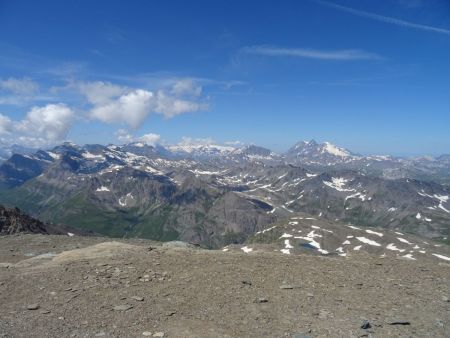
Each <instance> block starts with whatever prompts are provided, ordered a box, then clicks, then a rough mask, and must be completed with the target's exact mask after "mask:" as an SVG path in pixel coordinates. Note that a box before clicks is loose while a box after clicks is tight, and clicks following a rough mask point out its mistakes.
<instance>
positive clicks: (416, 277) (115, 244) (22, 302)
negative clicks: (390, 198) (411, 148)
mask: <svg viewBox="0 0 450 338" xmlns="http://www.w3.org/2000/svg"><path fill="white" fill-rule="evenodd" d="M298 217H301V216H298ZM297 221H298V224H290V225H289V226H288V227H287V228H286V229H285V228H281V229H280V231H278V230H276V229H273V230H268V229H266V230H267V231H266V232H264V234H257V235H255V239H256V238H257V237H258V236H261V235H264V236H266V235H268V234H270V233H271V232H273V231H278V233H277V235H276V236H275V237H274V238H278V235H279V234H281V236H280V237H281V239H280V241H279V242H278V240H277V241H275V242H274V243H273V244H270V245H269V244H259V242H260V241H259V240H258V241H257V242H258V243H257V242H255V241H253V240H252V241H250V242H249V243H247V244H246V247H245V246H243V247H241V248H237V247H236V248H231V247H229V250H228V251H226V250H224V251H222V250H204V249H200V248H196V247H192V246H188V245H179V244H178V245H173V246H161V245H160V244H159V243H156V242H151V241H148V240H138V239H134V240H120V241H111V239H107V238H97V237H69V236H53V235H20V236H13V237H0V262H1V263H0V302H1V304H2V306H1V308H0V336H2V337H29V336H33V337H142V336H150V337H177V338H178V337H290V338H291V337H367V336H373V337H427V336H432V337H448V336H449V333H450V331H449V327H450V321H449V319H450V303H449V297H450V287H449V286H450V283H449V276H450V274H449V271H450V270H449V269H450V262H449V261H448V260H447V261H446V260H445V259H440V258H438V257H434V256H432V255H433V254H437V253H438V252H439V253H440V255H441V254H442V256H443V253H446V255H447V259H448V257H449V256H450V253H449V251H448V248H445V247H435V246H434V245H433V244H435V243H429V244H428V245H425V244H424V243H423V242H420V241H418V239H416V238H414V239H413V238H411V237H409V236H407V235H403V234H402V235H401V234H394V233H393V234H387V233H385V234H383V236H379V235H378V234H374V233H371V232H365V231H364V230H357V229H351V228H346V229H342V233H341V234H334V233H333V234H332V235H336V239H333V238H330V239H326V240H325V241H324V242H322V239H323V238H325V236H324V237H320V235H321V234H323V233H324V232H327V231H326V230H328V231H335V230H337V228H331V227H329V225H327V227H325V224H321V229H317V228H313V233H311V231H309V230H310V229H309V228H308V229H306V228H304V227H303V223H302V222H301V221H302V220H301V219H300V218H298V219H297ZM297 221H292V222H297ZM307 221H308V220H307ZM296 225H298V227H296ZM292 230H295V232H293V231H292ZM352 230H354V231H355V232H351V231H352ZM349 233H354V234H355V235H348V236H355V237H352V238H349V239H348V240H349V242H350V243H351V244H348V245H346V244H342V243H340V241H341V240H342V236H344V235H345V234H349ZM330 234H331V233H330ZM291 235H292V237H291ZM294 236H295V237H300V236H301V237H304V238H307V239H302V238H295V239H294ZM383 237H388V238H387V239H386V241H384V239H383ZM344 238H347V236H344ZM400 238H401V239H403V240H402V241H399V239H400ZM267 240H268V239H266V241H267ZM286 240H289V245H291V246H293V247H294V248H291V247H290V246H288V248H287V249H285V246H286V242H285V241H286ZM296 241H303V243H309V245H310V246H311V248H312V249H314V248H316V249H317V246H316V244H315V242H317V243H321V245H320V247H321V248H324V249H322V250H327V251H328V250H330V251H331V248H334V247H335V246H337V245H340V246H341V247H343V250H342V251H340V250H335V251H336V254H333V255H331V254H321V253H314V254H310V253H309V252H313V250H311V248H309V247H304V246H299V245H297V242H296ZM372 241H373V242H372ZM406 241H408V242H410V244H408V243H405V242H406ZM375 242H377V243H380V244H381V243H383V244H382V246H383V247H378V246H376V245H374V243H375ZM388 242H392V245H391V247H392V248H393V247H394V246H395V247H397V249H398V250H405V251H402V252H400V251H392V250H390V249H387V248H386V247H385V246H384V243H388ZM280 244H281V245H282V247H280ZM416 244H417V245H419V246H420V247H421V249H424V250H425V251H426V253H424V254H422V253H419V252H418V251H414V252H413V253H412V254H411V256H412V257H405V256H407V255H408V254H409V252H410V251H409V250H410V249H411V250H416V249H414V246H415V245H416ZM357 246H362V247H364V246H370V247H371V248H372V247H373V248H374V251H370V250H369V251H365V250H363V249H360V250H356V249H355V248H356V247H357ZM282 250H290V251H291V254H290V255H289V254H285V253H283V252H282ZM303 250H304V251H303ZM308 250H309V251H308ZM417 250H419V249H417ZM342 253H347V255H343V254H342ZM413 258H414V259H413Z"/></svg>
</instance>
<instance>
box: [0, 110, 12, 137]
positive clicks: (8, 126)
mask: <svg viewBox="0 0 450 338" xmlns="http://www.w3.org/2000/svg"><path fill="white" fill-rule="evenodd" d="M12 129H13V122H12V121H11V119H10V118H9V117H8V116H5V115H2V114H0V135H5V134H6V135H9V134H10V133H11V131H12Z"/></svg>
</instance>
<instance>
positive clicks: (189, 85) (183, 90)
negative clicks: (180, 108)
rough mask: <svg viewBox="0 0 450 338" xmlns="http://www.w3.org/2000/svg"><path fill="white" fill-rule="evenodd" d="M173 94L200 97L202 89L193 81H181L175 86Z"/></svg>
mask: <svg viewBox="0 0 450 338" xmlns="http://www.w3.org/2000/svg"><path fill="white" fill-rule="evenodd" d="M172 93H173V94H174V95H192V96H200V95H201V94H202V87H201V86H198V85H197V84H196V83H195V81H194V80H192V79H180V80H177V81H176V82H175V83H174V84H173V86H172Z"/></svg>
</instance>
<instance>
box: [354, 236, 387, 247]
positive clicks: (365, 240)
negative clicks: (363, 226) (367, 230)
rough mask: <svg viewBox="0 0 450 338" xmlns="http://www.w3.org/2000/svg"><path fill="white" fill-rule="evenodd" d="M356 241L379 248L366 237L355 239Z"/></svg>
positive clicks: (378, 244) (377, 244)
mask: <svg viewBox="0 0 450 338" xmlns="http://www.w3.org/2000/svg"><path fill="white" fill-rule="evenodd" d="M356 239H357V240H358V241H360V242H363V243H365V244H369V245H373V246H381V244H380V243H377V242H375V241H372V240H371V239H368V238H366V237H356Z"/></svg>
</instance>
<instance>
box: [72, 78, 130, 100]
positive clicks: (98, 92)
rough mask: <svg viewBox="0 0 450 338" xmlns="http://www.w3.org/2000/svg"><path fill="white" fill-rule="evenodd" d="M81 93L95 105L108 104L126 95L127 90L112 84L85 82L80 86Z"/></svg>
mask: <svg viewBox="0 0 450 338" xmlns="http://www.w3.org/2000/svg"><path fill="white" fill-rule="evenodd" d="M78 87H79V90H80V92H81V93H82V94H83V95H85V96H86V98H87V100H88V101H89V103H92V104H94V105H101V104H107V103H108V102H109V101H110V100H111V99H113V98H116V97H119V96H120V95H123V94H125V93H126V90H127V89H126V88H125V87H122V86H117V85H114V84H112V83H110V82H103V81H96V82H83V83H80V84H79V85H78Z"/></svg>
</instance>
